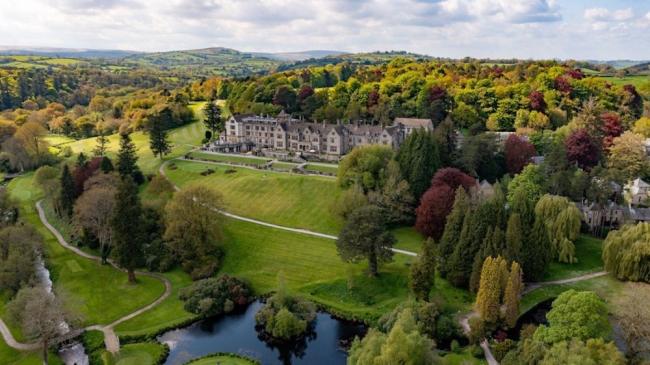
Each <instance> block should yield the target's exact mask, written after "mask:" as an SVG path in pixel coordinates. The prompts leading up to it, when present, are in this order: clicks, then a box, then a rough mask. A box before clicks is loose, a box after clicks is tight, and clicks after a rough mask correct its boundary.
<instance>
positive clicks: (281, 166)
mask: <svg viewBox="0 0 650 365" xmlns="http://www.w3.org/2000/svg"><path fill="white" fill-rule="evenodd" d="M272 166H273V168H274V169H277V170H284V171H291V170H293V169H294V168H296V167H297V166H298V164H295V163H289V162H274V163H273V165H272Z"/></svg>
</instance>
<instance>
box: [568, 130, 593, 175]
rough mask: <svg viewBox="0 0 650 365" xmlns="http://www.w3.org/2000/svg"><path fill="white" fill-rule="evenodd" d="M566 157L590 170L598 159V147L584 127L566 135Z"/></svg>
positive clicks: (582, 167)
mask: <svg viewBox="0 0 650 365" xmlns="http://www.w3.org/2000/svg"><path fill="white" fill-rule="evenodd" d="M564 145H565V147H566V154H567V159H568V160H569V162H571V163H574V164H576V165H577V166H578V167H580V168H581V169H583V170H591V168H592V167H594V166H596V164H598V161H600V149H599V148H598V145H597V144H596V142H594V140H593V138H592V137H591V136H590V135H589V133H588V132H587V130H586V129H578V130H577V131H575V132H573V133H571V134H570V135H569V137H567V139H566V141H565V143H564Z"/></svg>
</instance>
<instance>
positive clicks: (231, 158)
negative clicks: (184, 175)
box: [190, 151, 271, 166]
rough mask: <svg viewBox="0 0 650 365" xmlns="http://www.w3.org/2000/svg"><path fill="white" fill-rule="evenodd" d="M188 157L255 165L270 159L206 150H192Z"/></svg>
mask: <svg viewBox="0 0 650 365" xmlns="http://www.w3.org/2000/svg"><path fill="white" fill-rule="evenodd" d="M190 157H192V158H196V159H200V160H208V161H214V162H228V163H233V164H244V165H255V166H264V165H266V164H267V163H268V162H269V161H271V160H270V159H267V158H259V157H249V156H240V155H222V154H216V153H207V152H198V151H197V152H192V153H190Z"/></svg>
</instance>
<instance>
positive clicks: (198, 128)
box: [47, 102, 205, 174]
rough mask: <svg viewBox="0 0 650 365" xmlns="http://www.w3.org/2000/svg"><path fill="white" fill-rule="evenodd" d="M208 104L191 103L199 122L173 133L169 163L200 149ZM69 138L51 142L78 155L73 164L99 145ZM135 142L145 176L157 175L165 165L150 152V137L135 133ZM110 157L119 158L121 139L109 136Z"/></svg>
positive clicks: (90, 139) (116, 136)
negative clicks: (204, 107)
mask: <svg viewBox="0 0 650 365" xmlns="http://www.w3.org/2000/svg"><path fill="white" fill-rule="evenodd" d="M204 104H205V103H204V102H196V103H191V104H190V108H191V109H192V110H193V111H194V114H195V119H196V120H197V121H195V122H193V123H190V124H187V125H184V126H182V127H179V128H175V129H172V130H170V131H169V141H170V142H171V144H172V146H173V147H174V148H173V150H172V153H170V154H169V155H167V156H166V157H165V159H171V158H176V157H179V156H182V155H184V154H186V153H187V152H189V151H190V150H192V148H194V147H196V146H199V145H200V144H201V140H202V139H203V137H204V136H205V127H204V126H203V123H202V122H201V121H200V120H201V118H202V111H201V109H202V108H203V105H204ZM66 138H67V137H61V136H49V137H47V140H49V141H50V143H51V144H53V145H54V144H56V146H57V147H58V148H63V147H66V146H67V147H70V148H71V149H72V152H73V153H74V155H73V156H72V157H70V158H71V159H72V160H75V159H76V158H77V157H76V154H78V153H79V152H83V153H85V154H87V155H89V156H90V155H92V150H93V149H94V148H95V146H96V145H97V138H96V137H91V138H85V139H80V140H70V139H67V143H66ZM131 139H132V140H133V143H134V144H135V146H136V149H137V153H138V157H139V159H138V166H140V168H141V169H142V171H143V172H144V173H145V174H152V173H156V170H157V168H158V166H159V165H160V163H161V161H160V159H159V158H157V157H154V156H153V154H152V153H151V150H150V149H149V135H148V134H146V133H144V132H135V133H132V134H131ZM108 140H109V144H108V155H109V157H111V158H113V157H115V153H116V152H117V151H118V149H119V140H120V138H119V135H118V134H112V135H110V136H108Z"/></svg>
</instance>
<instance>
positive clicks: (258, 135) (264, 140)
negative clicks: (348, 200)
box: [208, 111, 433, 160]
mask: <svg viewBox="0 0 650 365" xmlns="http://www.w3.org/2000/svg"><path fill="white" fill-rule="evenodd" d="M417 128H424V129H427V130H432V129H433V123H432V122H431V120H430V119H414V118H396V119H395V121H394V123H393V125H391V126H387V127H382V126H378V125H369V124H362V123H350V124H341V123H337V124H328V123H314V122H307V121H305V120H302V119H295V118H292V117H291V116H290V115H288V114H286V113H285V112H284V111H283V112H281V113H280V114H279V115H278V116H277V117H270V116H262V115H244V114H240V115H233V116H231V117H230V119H228V121H226V123H225V131H224V133H222V134H221V137H220V139H219V141H218V142H217V143H215V144H213V145H211V146H208V150H214V151H236V152H245V151H248V150H252V149H256V150H272V151H284V152H294V153H302V154H306V155H315V156H319V157H321V158H325V159H331V160H334V159H338V158H340V157H341V156H342V155H345V154H346V153H348V152H349V151H350V150H351V149H353V148H354V147H356V146H363V145H369V144H380V145H386V146H390V147H392V148H395V149H396V148H398V147H399V146H400V144H401V143H402V142H403V141H404V138H405V137H406V136H407V135H409V134H410V133H411V132H412V131H413V130H415V129H417Z"/></svg>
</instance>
